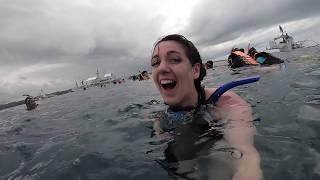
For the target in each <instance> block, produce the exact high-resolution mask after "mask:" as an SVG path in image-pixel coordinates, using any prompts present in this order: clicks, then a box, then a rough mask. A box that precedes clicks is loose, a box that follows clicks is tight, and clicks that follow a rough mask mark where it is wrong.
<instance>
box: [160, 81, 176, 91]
mask: <svg viewBox="0 0 320 180" xmlns="http://www.w3.org/2000/svg"><path fill="white" fill-rule="evenodd" d="M176 84H177V83H176V81H174V80H168V79H166V80H161V81H160V85H161V87H162V88H163V89H165V90H169V89H173V88H174V87H175V86H176Z"/></svg>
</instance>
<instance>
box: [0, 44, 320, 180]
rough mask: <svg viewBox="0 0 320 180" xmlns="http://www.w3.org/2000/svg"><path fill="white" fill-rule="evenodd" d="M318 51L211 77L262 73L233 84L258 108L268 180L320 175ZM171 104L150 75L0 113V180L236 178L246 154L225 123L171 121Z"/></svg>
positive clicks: (217, 71)
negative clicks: (226, 134)
mask: <svg viewBox="0 0 320 180" xmlns="http://www.w3.org/2000/svg"><path fill="white" fill-rule="evenodd" d="M319 52H320V51H319V49H315V48H313V49H312V48H310V49H298V50H295V51H293V52H291V53H280V54H276V55H277V56H280V57H283V58H284V59H286V67H285V70H284V69H283V67H282V69H281V67H280V66H272V67H266V68H258V67H246V68H242V69H238V70H236V71H231V70H229V69H228V68H227V67H226V66H219V67H216V68H214V70H209V71H208V75H207V77H206V79H205V80H204V84H205V85H206V86H208V87H211V86H217V85H219V84H223V83H224V82H226V81H229V80H232V79H236V78H241V77H246V76H251V75H256V74H259V75H260V76H261V80H260V81H259V82H258V83H256V84H251V85H244V86H241V87H237V88H236V89H234V91H236V92H237V93H238V94H239V95H241V96H242V97H243V98H244V99H246V100H247V101H248V102H249V103H250V104H251V105H252V108H253V112H254V119H256V121H255V122H254V124H255V125H256V128H257V131H258V134H257V136H256V137H255V146H256V147H257V150H258V151H259V153H260V155H261V165H262V169H263V172H264V177H265V179H275V180H276V179H279V180H280V179H297V180H300V179H320V175H319V174H320V169H319V167H320V164H319V162H320V142H319V137H320V133H319V128H320V122H319V119H320V113H319V112H320V111H319V108H320V104H319V103H320V102H319V99H320V98H319V96H320V93H319V92H320V91H319V89H320V81H319V79H320V73H319V67H320V64H319V61H320V56H319ZM165 109H166V107H165V106H164V105H163V104H162V103H161V98H160V96H159V94H158V92H157V90H156V88H155V87H154V85H153V84H152V81H140V82H130V81H128V82H126V83H124V84H121V85H110V86H107V87H105V88H89V89H88V90H87V91H76V92H74V93H70V94H65V95H62V96H57V97H54V98H51V99H46V100H43V101H39V108H38V109H36V110H35V111H31V112H28V111H26V110H25V107H24V106H17V107H14V108H10V109H6V110H3V111H0V179H48V180H50V179H71V180H73V179H74V180H76V179H137V180H141V179H170V178H177V179H179V178H180V179H190V178H195V179H199V177H201V178H203V179H208V178H209V177H215V178H216V179H221V177H226V178H230V175H232V174H233V173H234V164H233V161H234V160H236V159H237V158H241V152H239V151H237V149H234V148H232V147H230V146H229V145H228V144H227V143H226V142H225V141H224V140H223V138H222V134H223V130H224V129H223V128H224V127H226V122H224V121H222V122H223V123H220V124H219V123H218V122H221V121H215V120H217V118H214V117H213V116H214V115H215V114H202V115H201V116H197V117H195V118H196V119H197V121H193V119H191V120H190V121H187V122H188V123H183V124H182V125H179V126H177V127H174V128H171V127H170V125H169V124H168V122H166V121H165V113H164V111H165ZM209 117H211V118H209ZM155 119H160V120H161V119H162V120H163V121H160V122H159V123H160V125H161V127H163V129H164V131H163V132H162V133H159V134H158V135H157V134H155V131H153V129H154V124H153V121H154V120H155Z"/></svg>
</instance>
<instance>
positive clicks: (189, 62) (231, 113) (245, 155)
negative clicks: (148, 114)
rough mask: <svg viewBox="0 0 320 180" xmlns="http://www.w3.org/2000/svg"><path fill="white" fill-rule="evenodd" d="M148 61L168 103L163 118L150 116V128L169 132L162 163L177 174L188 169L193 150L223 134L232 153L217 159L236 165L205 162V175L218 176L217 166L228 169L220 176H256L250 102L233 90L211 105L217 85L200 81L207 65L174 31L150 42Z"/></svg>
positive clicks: (257, 165)
mask: <svg viewBox="0 0 320 180" xmlns="http://www.w3.org/2000/svg"><path fill="white" fill-rule="evenodd" d="M151 66H152V77H153V80H154V83H155V85H156V87H157V88H158V90H159V92H160V94H161V96H162V98H163V100H164V103H165V104H167V105H168V110H167V115H166V116H165V117H166V118H163V119H156V120H154V131H155V134H156V135H158V136H159V137H161V136H166V137H168V136H173V137H172V138H173V139H172V141H170V142H168V147H167V149H166V150H165V157H166V161H167V163H169V164H170V163H174V164H175V166H174V167H175V170H173V171H175V172H174V173H175V174H180V175H181V174H184V173H187V172H190V171H192V170H190V169H187V170H186V169H185V167H186V166H190V163H189V161H190V160H191V161H196V159H198V158H199V157H198V156H197V154H198V153H200V152H202V151H206V150H205V147H206V148H208V146H209V149H210V147H211V146H213V144H212V143H213V142H215V141H217V139H221V138H223V139H224V140H225V141H226V142H227V143H228V144H229V145H228V146H229V147H228V148H227V149H232V150H231V151H232V153H231V156H232V158H231V160H230V159H228V158H227V159H224V160H221V161H233V162H234V164H232V165H227V166H234V167H235V170H234V171H233V170H232V169H233V168H226V169H224V168H222V167H225V165H223V164H224V163H221V166H219V167H217V166H216V164H217V163H214V164H215V165H213V166H209V167H207V169H208V170H209V173H208V174H209V175H210V176H212V177H215V178H217V177H220V176H217V173H212V172H218V170H217V168H218V169H219V168H220V169H221V168H222V169H224V170H223V171H225V172H230V171H233V172H231V173H226V174H224V175H223V176H224V177H233V179H243V180H250V179H261V178H262V171H261V169H260V156H259V153H258V152H257V150H256V149H255V147H254V145H253V136H254V134H255V128H254V126H253V125H252V110H251V107H250V105H249V104H248V103H247V102H245V101H244V100H243V99H242V98H240V97H239V96H238V95H236V94H235V93H232V92H227V93H225V94H224V95H222V96H221V97H220V99H219V100H217V103H216V104H214V105H213V104H211V103H210V96H211V95H212V94H214V92H215V91H216V89H215V88H204V87H202V86H201V81H202V79H203V78H204V77H205V75H206V70H205V68H204V65H203V64H202V60H201V57H200V54H199V52H198V50H197V48H196V47H195V46H194V45H193V43H192V42H191V41H189V40H188V39H186V38H185V37H183V36H181V35H178V34H173V35H168V36H165V37H164V38H162V39H160V41H158V42H157V43H156V45H155V47H154V50H153V53H152V58H151ZM217 124H218V127H220V130H221V127H223V128H224V130H223V132H222V131H216V129H217V128H218V127H217ZM230 127H232V128H230ZM208 134H210V135H209V136H208ZM203 137H206V138H205V139H202V138H203ZM236 154H237V155H236ZM208 156H211V155H210V153H209V155H208ZM229 158H230V157H229ZM213 159H215V158H213ZM214 161H216V160H214ZM186 162H188V163H187V164H188V165H186ZM191 164H193V163H191ZM208 164H212V163H208ZM191 166H193V165H191ZM228 169H229V170H228ZM196 174H197V173H196ZM195 177H196V178H200V179H203V177H201V175H199V174H197V175H194V174H193V175H191V177H190V178H195ZM220 178H221V177H220ZM220 178H219V179H220Z"/></svg>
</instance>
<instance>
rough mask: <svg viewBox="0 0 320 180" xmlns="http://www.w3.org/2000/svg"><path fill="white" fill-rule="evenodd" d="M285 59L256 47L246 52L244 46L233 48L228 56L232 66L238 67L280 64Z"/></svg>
mask: <svg viewBox="0 0 320 180" xmlns="http://www.w3.org/2000/svg"><path fill="white" fill-rule="evenodd" d="M283 62H284V61H283V60H281V59H280V58H277V57H275V56H273V55H271V54H270V53H267V52H258V51H257V50H256V49H255V48H254V47H251V48H250V49H249V48H248V51H247V52H245V50H244V49H243V48H240V49H238V48H232V49H231V53H230V55H229V57H228V64H229V66H230V67H231V68H238V67H242V66H252V65H253V66H256V65H263V66H265V65H272V64H280V63H283Z"/></svg>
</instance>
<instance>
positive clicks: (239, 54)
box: [232, 51, 259, 65]
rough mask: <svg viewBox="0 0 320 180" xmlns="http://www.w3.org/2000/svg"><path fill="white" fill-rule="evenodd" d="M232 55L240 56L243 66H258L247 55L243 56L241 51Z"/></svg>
mask: <svg viewBox="0 0 320 180" xmlns="http://www.w3.org/2000/svg"><path fill="white" fill-rule="evenodd" d="M232 53H233V54H236V55H237V56H240V57H241V58H242V59H243V61H244V63H245V64H248V65H258V64H259V63H258V62H257V61H256V60H254V59H253V58H252V57H250V56H249V55H247V54H245V53H243V52H241V51H234V52H232Z"/></svg>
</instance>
